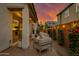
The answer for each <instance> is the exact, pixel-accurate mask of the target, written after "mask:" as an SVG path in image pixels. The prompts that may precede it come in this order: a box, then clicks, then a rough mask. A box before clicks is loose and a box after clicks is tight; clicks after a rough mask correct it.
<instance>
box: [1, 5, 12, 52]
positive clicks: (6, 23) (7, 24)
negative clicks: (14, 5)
mask: <svg viewBox="0 0 79 59" xmlns="http://www.w3.org/2000/svg"><path fill="white" fill-rule="evenodd" d="M11 23H12V18H11V15H10V13H9V11H8V10H7V9H6V7H5V6H4V5H3V4H0V51H2V50H4V49H6V48H8V47H9V46H10V40H11V39H12V30H11Z"/></svg>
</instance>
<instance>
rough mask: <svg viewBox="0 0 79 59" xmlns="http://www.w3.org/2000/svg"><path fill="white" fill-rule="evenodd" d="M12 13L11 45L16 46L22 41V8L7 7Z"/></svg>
mask: <svg viewBox="0 0 79 59" xmlns="http://www.w3.org/2000/svg"><path fill="white" fill-rule="evenodd" d="M8 9H9V11H10V13H11V15H12V40H11V46H17V45H18V44H19V43H20V44H21V41H22V8H8Z"/></svg>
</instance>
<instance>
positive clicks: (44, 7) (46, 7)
mask: <svg viewBox="0 0 79 59" xmlns="http://www.w3.org/2000/svg"><path fill="white" fill-rule="evenodd" d="M34 5H35V9H36V12H37V17H38V21H39V22H41V23H43V24H44V23H45V22H47V21H56V20H57V17H56V15H57V14H58V13H59V12H60V11H62V10H63V9H64V8H65V7H66V6H67V5H68V3H37V4H34Z"/></svg>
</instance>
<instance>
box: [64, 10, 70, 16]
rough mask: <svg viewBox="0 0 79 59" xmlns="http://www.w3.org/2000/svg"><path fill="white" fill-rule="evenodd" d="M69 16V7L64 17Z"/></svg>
mask: <svg viewBox="0 0 79 59" xmlns="http://www.w3.org/2000/svg"><path fill="white" fill-rule="evenodd" d="M68 16H69V9H67V10H66V11H65V13H64V17H65V18H66V17H68Z"/></svg>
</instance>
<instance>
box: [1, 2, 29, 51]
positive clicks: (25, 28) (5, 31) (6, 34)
mask: <svg viewBox="0 0 79 59" xmlns="http://www.w3.org/2000/svg"><path fill="white" fill-rule="evenodd" d="M8 7H9V8H10V7H11V8H12V7H13V8H23V10H22V14H23V16H22V22H23V23H22V41H21V47H22V48H24V49H25V48H28V47H29V33H30V31H29V10H28V6H27V4H0V51H2V50H4V49H6V48H8V47H9V46H10V45H11V44H10V40H12V25H11V24H12V16H11V15H10V13H9V10H8Z"/></svg>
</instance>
